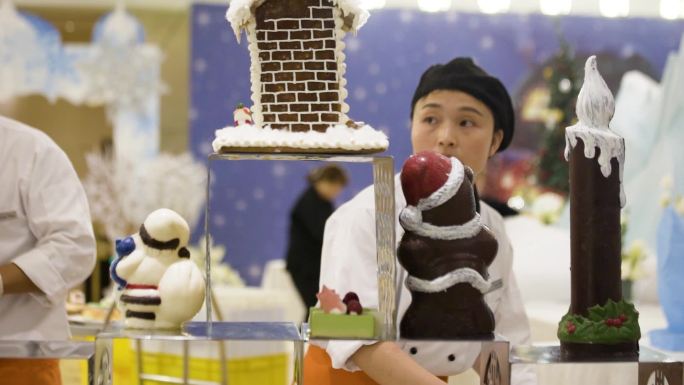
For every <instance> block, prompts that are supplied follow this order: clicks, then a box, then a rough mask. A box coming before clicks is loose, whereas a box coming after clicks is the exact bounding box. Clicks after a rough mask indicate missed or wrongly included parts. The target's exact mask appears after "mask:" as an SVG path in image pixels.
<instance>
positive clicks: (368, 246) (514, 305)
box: [304, 58, 534, 385]
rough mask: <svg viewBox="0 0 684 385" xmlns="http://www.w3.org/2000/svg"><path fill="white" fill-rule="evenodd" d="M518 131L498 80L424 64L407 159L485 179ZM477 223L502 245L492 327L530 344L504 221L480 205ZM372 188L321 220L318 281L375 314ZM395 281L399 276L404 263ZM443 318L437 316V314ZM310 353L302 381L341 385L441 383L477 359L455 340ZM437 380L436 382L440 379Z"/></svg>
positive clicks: (344, 345)
mask: <svg viewBox="0 0 684 385" xmlns="http://www.w3.org/2000/svg"><path fill="white" fill-rule="evenodd" d="M513 131H514V117H513V107H512V103H511V100H510V96H509V95H508V92H507V91H506V89H505V87H504V86H503V85H502V84H501V82H500V81H499V80H498V79H496V78H495V77H492V76H490V75H488V74H487V73H486V72H485V71H484V70H482V69H481V68H479V67H478V66H476V65H475V64H474V63H473V62H472V60H471V59H469V58H456V59H454V60H452V61H451V62H449V63H447V64H443V65H442V64H438V65H435V66H432V67H430V68H429V69H428V70H427V71H426V72H425V73H424V74H423V76H422V77H421V79H420V83H419V85H418V87H417V89H416V92H415V94H414V97H413V100H412V105H411V143H412V146H413V152H414V153H417V152H420V151H424V150H431V151H435V152H438V153H441V154H443V155H446V156H454V157H456V158H458V159H459V160H460V161H461V162H463V163H464V164H465V165H467V166H469V167H470V168H471V169H472V170H473V171H474V172H475V174H476V175H477V174H479V173H482V172H483V171H484V169H485V167H486V164H487V160H488V159H489V158H490V157H491V156H493V155H494V154H496V153H497V152H498V151H502V150H503V149H505V148H506V147H507V146H508V145H509V144H510V142H511V140H512V137H513ZM395 195H396V196H395V200H396V202H395V203H396V206H395V208H396V213H395V220H396V221H397V222H396V231H397V234H396V239H397V240H400V239H401V236H402V235H403V231H404V230H403V228H402V227H401V226H399V223H398V218H399V212H400V210H401V209H402V208H403V207H405V206H406V199H405V198H404V194H403V192H402V189H401V183H400V181H399V176H397V177H396V178H395ZM480 215H481V220H482V223H483V224H485V225H486V226H488V227H489V229H490V230H491V231H492V232H493V234H494V236H495V237H496V239H497V241H498V243H499V247H498V253H497V255H496V258H495V259H494V262H493V263H492V265H491V266H490V267H489V274H490V277H491V280H492V281H495V280H497V279H501V280H502V281H503V287H502V288H501V289H499V290H496V291H493V292H491V293H489V294H487V295H486V297H485V300H486V302H487V304H488V305H489V307H490V308H491V310H492V312H493V313H494V316H495V320H496V328H495V333H497V334H501V335H503V336H505V337H506V338H507V339H508V340H509V341H511V343H512V345H518V344H528V343H529V342H530V329H529V322H528V320H527V316H526V314H525V310H524V307H523V303H522V300H521V297H520V293H519V290H518V287H517V284H516V280H515V276H514V274H513V271H512V258H513V251H512V247H511V244H510V242H509V240H508V238H507V236H506V233H505V229H504V224H503V219H502V218H501V216H500V215H499V214H498V213H497V212H496V211H495V210H494V209H492V208H491V207H489V206H487V205H486V204H484V203H480ZM375 245H376V234H375V204H374V190H373V186H370V187H368V188H366V189H365V190H363V191H362V192H361V193H359V194H358V195H357V196H356V197H354V198H353V199H352V200H351V201H349V202H347V203H346V204H344V205H342V206H341V207H340V208H339V209H338V210H337V211H335V213H334V214H333V215H332V216H331V217H330V219H329V220H328V221H327V223H326V227H325V236H324V242H323V251H322V261H321V278H320V284H321V285H326V286H327V287H330V288H333V289H335V290H336V291H337V292H340V293H346V292H348V291H353V292H356V293H357V294H358V296H359V298H360V300H361V303H362V304H363V305H364V307H375V308H377V307H378V305H379V303H378V280H377V262H376V249H375V247H376V246H375ZM396 268H397V270H396V271H397V272H398V274H397V275H398V276H399V277H402V276H403V277H405V276H406V274H405V271H403V269H402V267H401V265H399V264H398V263H397V265H396ZM401 287H402V289H401V291H400V293H397V294H398V296H399V307H398V309H397V310H398V317H399V320H401V317H402V316H403V314H404V312H405V311H406V309H407V307H408V305H409V304H410V301H411V294H410V292H409V291H408V289H407V288H406V287H405V286H404V285H403V284H402V285H401ZM435 311H439V309H435ZM317 345H318V346H311V347H310V348H309V351H308V352H307V355H306V358H305V364H304V383H309V384H316V385H337V384H346V385H354V384H382V385H385V384H388V385H389V384H391V385H403V384H411V385H419V384H420V385H423V384H425V385H428V384H434V385H436V384H440V383H441V384H443V383H444V381H446V376H448V375H452V374H456V373H460V372H462V371H464V370H466V369H468V368H470V367H471V366H472V365H473V364H474V361H475V358H476V356H477V354H478V351H477V348H476V346H475V345H477V344H475V345H472V346H471V347H472V349H469V348H468V347H464V346H461V347H460V348H459V347H458V345H455V344H454V343H450V342H448V341H446V342H435V343H423V344H421V346H420V347H419V348H416V346H414V344H406V343H405V342H402V341H401V340H400V341H398V342H387V341H385V342H375V341H329V342H327V343H319V344H317ZM436 375H439V376H441V377H437V376H436ZM512 383H513V384H516V385H519V384H523V383H524V384H529V383H534V375H533V374H531V373H529V372H527V373H516V370H514V372H513V377H512Z"/></svg>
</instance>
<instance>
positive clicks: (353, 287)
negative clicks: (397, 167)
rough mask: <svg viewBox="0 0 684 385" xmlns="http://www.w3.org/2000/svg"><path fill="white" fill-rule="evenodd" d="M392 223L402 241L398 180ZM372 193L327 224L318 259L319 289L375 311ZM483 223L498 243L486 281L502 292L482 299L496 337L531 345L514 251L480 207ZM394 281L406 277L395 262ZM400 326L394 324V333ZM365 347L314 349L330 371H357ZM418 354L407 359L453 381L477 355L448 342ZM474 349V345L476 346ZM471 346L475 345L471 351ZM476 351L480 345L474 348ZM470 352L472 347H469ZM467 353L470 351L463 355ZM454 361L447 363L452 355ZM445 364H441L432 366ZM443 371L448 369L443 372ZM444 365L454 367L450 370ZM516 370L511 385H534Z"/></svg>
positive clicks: (406, 299)
mask: <svg viewBox="0 0 684 385" xmlns="http://www.w3.org/2000/svg"><path fill="white" fill-rule="evenodd" d="M394 188H395V203H396V205H395V209H396V212H395V219H396V233H397V234H396V241H397V243H398V242H399V241H400V240H401V237H402V235H403V234H404V229H403V228H402V227H401V226H400V225H399V212H400V211H401V209H402V208H403V207H405V206H406V199H405V198H404V194H403V192H402V189H401V182H400V179H399V175H397V176H396V177H395V186H394ZM374 199H375V198H374V189H373V186H370V187H368V188H366V189H364V190H363V191H361V192H360V193H359V194H358V195H357V196H356V197H354V198H353V199H352V200H350V201H349V202H347V203H345V204H343V205H342V206H340V207H339V208H338V209H337V210H336V211H335V212H334V213H333V215H332V216H331V217H330V218H329V219H328V221H327V222H326V227H325V235H324V239H323V249H322V254H321V278H320V285H321V286H322V285H326V286H327V287H329V288H332V289H335V291H337V292H338V293H346V292H349V291H354V292H356V293H357V294H358V296H359V299H360V301H361V304H362V305H363V306H364V307H370V308H377V307H378V277H377V260H376V241H375V240H376V235H375V200H374ZM480 215H481V220H482V223H483V224H485V225H486V226H487V227H489V229H490V230H491V231H492V233H493V234H494V236H495V237H496V239H497V241H498V242H499V248H498V253H497V255H496V258H495V259H494V262H492V264H491V265H490V266H489V269H488V271H489V275H490V280H491V281H494V280H497V279H502V280H503V288H501V289H499V290H496V291H493V292H491V293H489V294H487V295H486V296H485V300H486V302H487V304H488V305H489V307H490V308H491V310H492V312H493V313H494V318H495V319H496V328H495V332H496V333H497V334H501V335H503V336H505V337H506V338H507V339H508V340H509V341H511V344H512V345H518V344H529V343H530V328H529V322H528V319H527V315H526V314H525V309H524V307H523V303H522V299H521V297H520V292H519V290H518V286H517V283H516V280H515V276H514V275H513V266H512V263H513V249H512V247H511V244H510V241H509V240H508V237H507V236H506V232H505V229H504V223H503V219H502V218H501V216H500V215H499V214H498V213H497V212H496V211H495V210H494V209H492V208H491V207H489V206H487V205H486V204H484V203H482V202H481V213H480ZM396 271H397V277H399V276H400V275H401V274H400V272H402V271H403V276H404V277H406V271H405V270H403V268H402V266H401V265H400V264H399V263H398V262H397V270H396ZM401 287H402V289H401V290H402V292H401V294H400V295H401V297H400V302H399V307H398V309H397V313H398V318H399V320H401V318H402V317H403V315H404V313H405V312H406V309H407V308H408V306H409V304H410V303H411V293H410V292H409V290H408V289H407V288H406V286H405V285H404V284H402V285H401ZM398 327H399V323H398V324H397V328H398ZM371 343H373V342H369V341H327V342H320V343H316V344H317V345H319V346H321V347H323V348H325V350H326V352H327V353H328V355H329V356H330V358H331V360H332V365H333V368H336V369H340V368H341V369H346V370H349V371H357V370H359V368H358V367H357V366H356V365H355V364H354V363H353V362H352V360H350V357H351V356H352V355H353V354H354V353H355V352H356V350H358V349H359V348H360V347H361V346H363V345H364V344H371ZM398 344H399V346H400V347H401V348H402V349H404V350H405V351H407V352H408V349H409V348H410V347H411V346H415V342H413V341H412V342H410V343H409V342H407V341H403V340H400V341H398ZM421 345H422V346H421V347H420V348H419V349H418V354H415V355H413V354H410V355H411V356H412V357H413V358H414V359H415V360H416V361H418V362H419V363H420V364H421V365H422V366H424V367H425V368H426V369H428V370H430V371H431V372H432V373H434V374H437V375H452V374H456V373H459V372H461V371H463V370H466V369H468V368H470V366H471V365H472V361H473V359H474V358H475V356H476V354H474V355H473V354H472V349H467V348H464V346H461V348H460V349H461V351H460V354H459V352H455V351H454V345H453V343H450V342H443V343H442V342H440V343H435V342H429V343H428V342H422V343H421ZM475 345H478V344H475ZM473 346H474V345H473ZM478 346H479V345H478ZM471 348H472V346H471ZM465 350H471V351H465ZM454 353H456V354H455V356H456V359H455V360H451V361H449V360H447V359H446V357H448V356H449V355H451V354H454ZM438 362H443V364H435V363H438ZM445 365H446V366H445ZM448 365H452V366H451V367H448ZM516 372H518V370H515V369H514V373H513V376H514V377H513V380H514V382H513V383H515V384H521V383H534V375H533V374H530V373H529V370H526V372H528V373H517V374H516Z"/></svg>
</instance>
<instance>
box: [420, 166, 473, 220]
mask: <svg viewBox="0 0 684 385" xmlns="http://www.w3.org/2000/svg"><path fill="white" fill-rule="evenodd" d="M450 160H451V171H450V172H449V177H448V178H447V180H446V182H444V184H443V185H442V186H441V187H440V188H438V189H437V190H436V191H435V192H433V193H432V194H430V196H429V197H427V198H422V199H419V200H418V204H417V207H418V210H421V211H425V210H430V209H433V208H435V207H437V206H441V205H442V204H444V203H445V202H446V201H448V200H449V199H451V197H453V196H454V195H456V193H457V192H458V189H459V188H461V183H463V177H464V175H465V169H464V168H463V164H462V163H461V162H460V161H459V160H458V159H456V158H454V157H452V158H450Z"/></svg>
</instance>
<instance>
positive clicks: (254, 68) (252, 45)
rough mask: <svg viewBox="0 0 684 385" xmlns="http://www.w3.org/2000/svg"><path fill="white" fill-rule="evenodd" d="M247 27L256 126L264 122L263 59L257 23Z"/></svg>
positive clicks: (252, 108)
mask: <svg viewBox="0 0 684 385" xmlns="http://www.w3.org/2000/svg"><path fill="white" fill-rule="evenodd" d="M246 28H247V41H248V42H249V44H248V46H247V49H248V50H249V57H250V67H249V74H250V84H251V89H250V90H251V91H252V95H251V98H252V107H251V108H250V110H251V111H252V122H253V123H254V124H255V125H256V126H261V125H262V124H263V122H264V115H263V110H262V108H261V61H260V60H259V45H258V43H259V42H258V40H257V33H256V23H255V22H253V21H252V22H250V23H249V24H247V26H246Z"/></svg>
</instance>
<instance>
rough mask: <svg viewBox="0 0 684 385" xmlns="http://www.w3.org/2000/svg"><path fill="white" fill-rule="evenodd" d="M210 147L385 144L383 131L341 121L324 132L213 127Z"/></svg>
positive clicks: (356, 148) (359, 147)
mask: <svg viewBox="0 0 684 385" xmlns="http://www.w3.org/2000/svg"><path fill="white" fill-rule="evenodd" d="M212 146H213V148H214V151H217V152H218V151H219V150H220V149H221V148H222V147H292V148H301V149H309V148H316V149H319V148H320V149H331V150H337V149H342V150H349V151H360V150H366V149H373V150H374V149H378V150H384V149H386V148H387V147H388V146H389V140H388V139H387V135H385V134H384V133H383V132H382V131H378V130H376V129H374V128H373V127H371V126H369V125H364V126H362V127H360V128H356V129H354V128H350V127H347V126H345V125H334V126H330V127H329V128H328V129H327V131H326V132H318V131H307V132H289V131H285V130H277V129H275V130H274V129H272V128H271V127H270V126H266V127H264V128H260V127H257V126H253V125H241V126H238V127H225V128H223V129H220V130H217V131H216V139H214V142H213V143H212Z"/></svg>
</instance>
